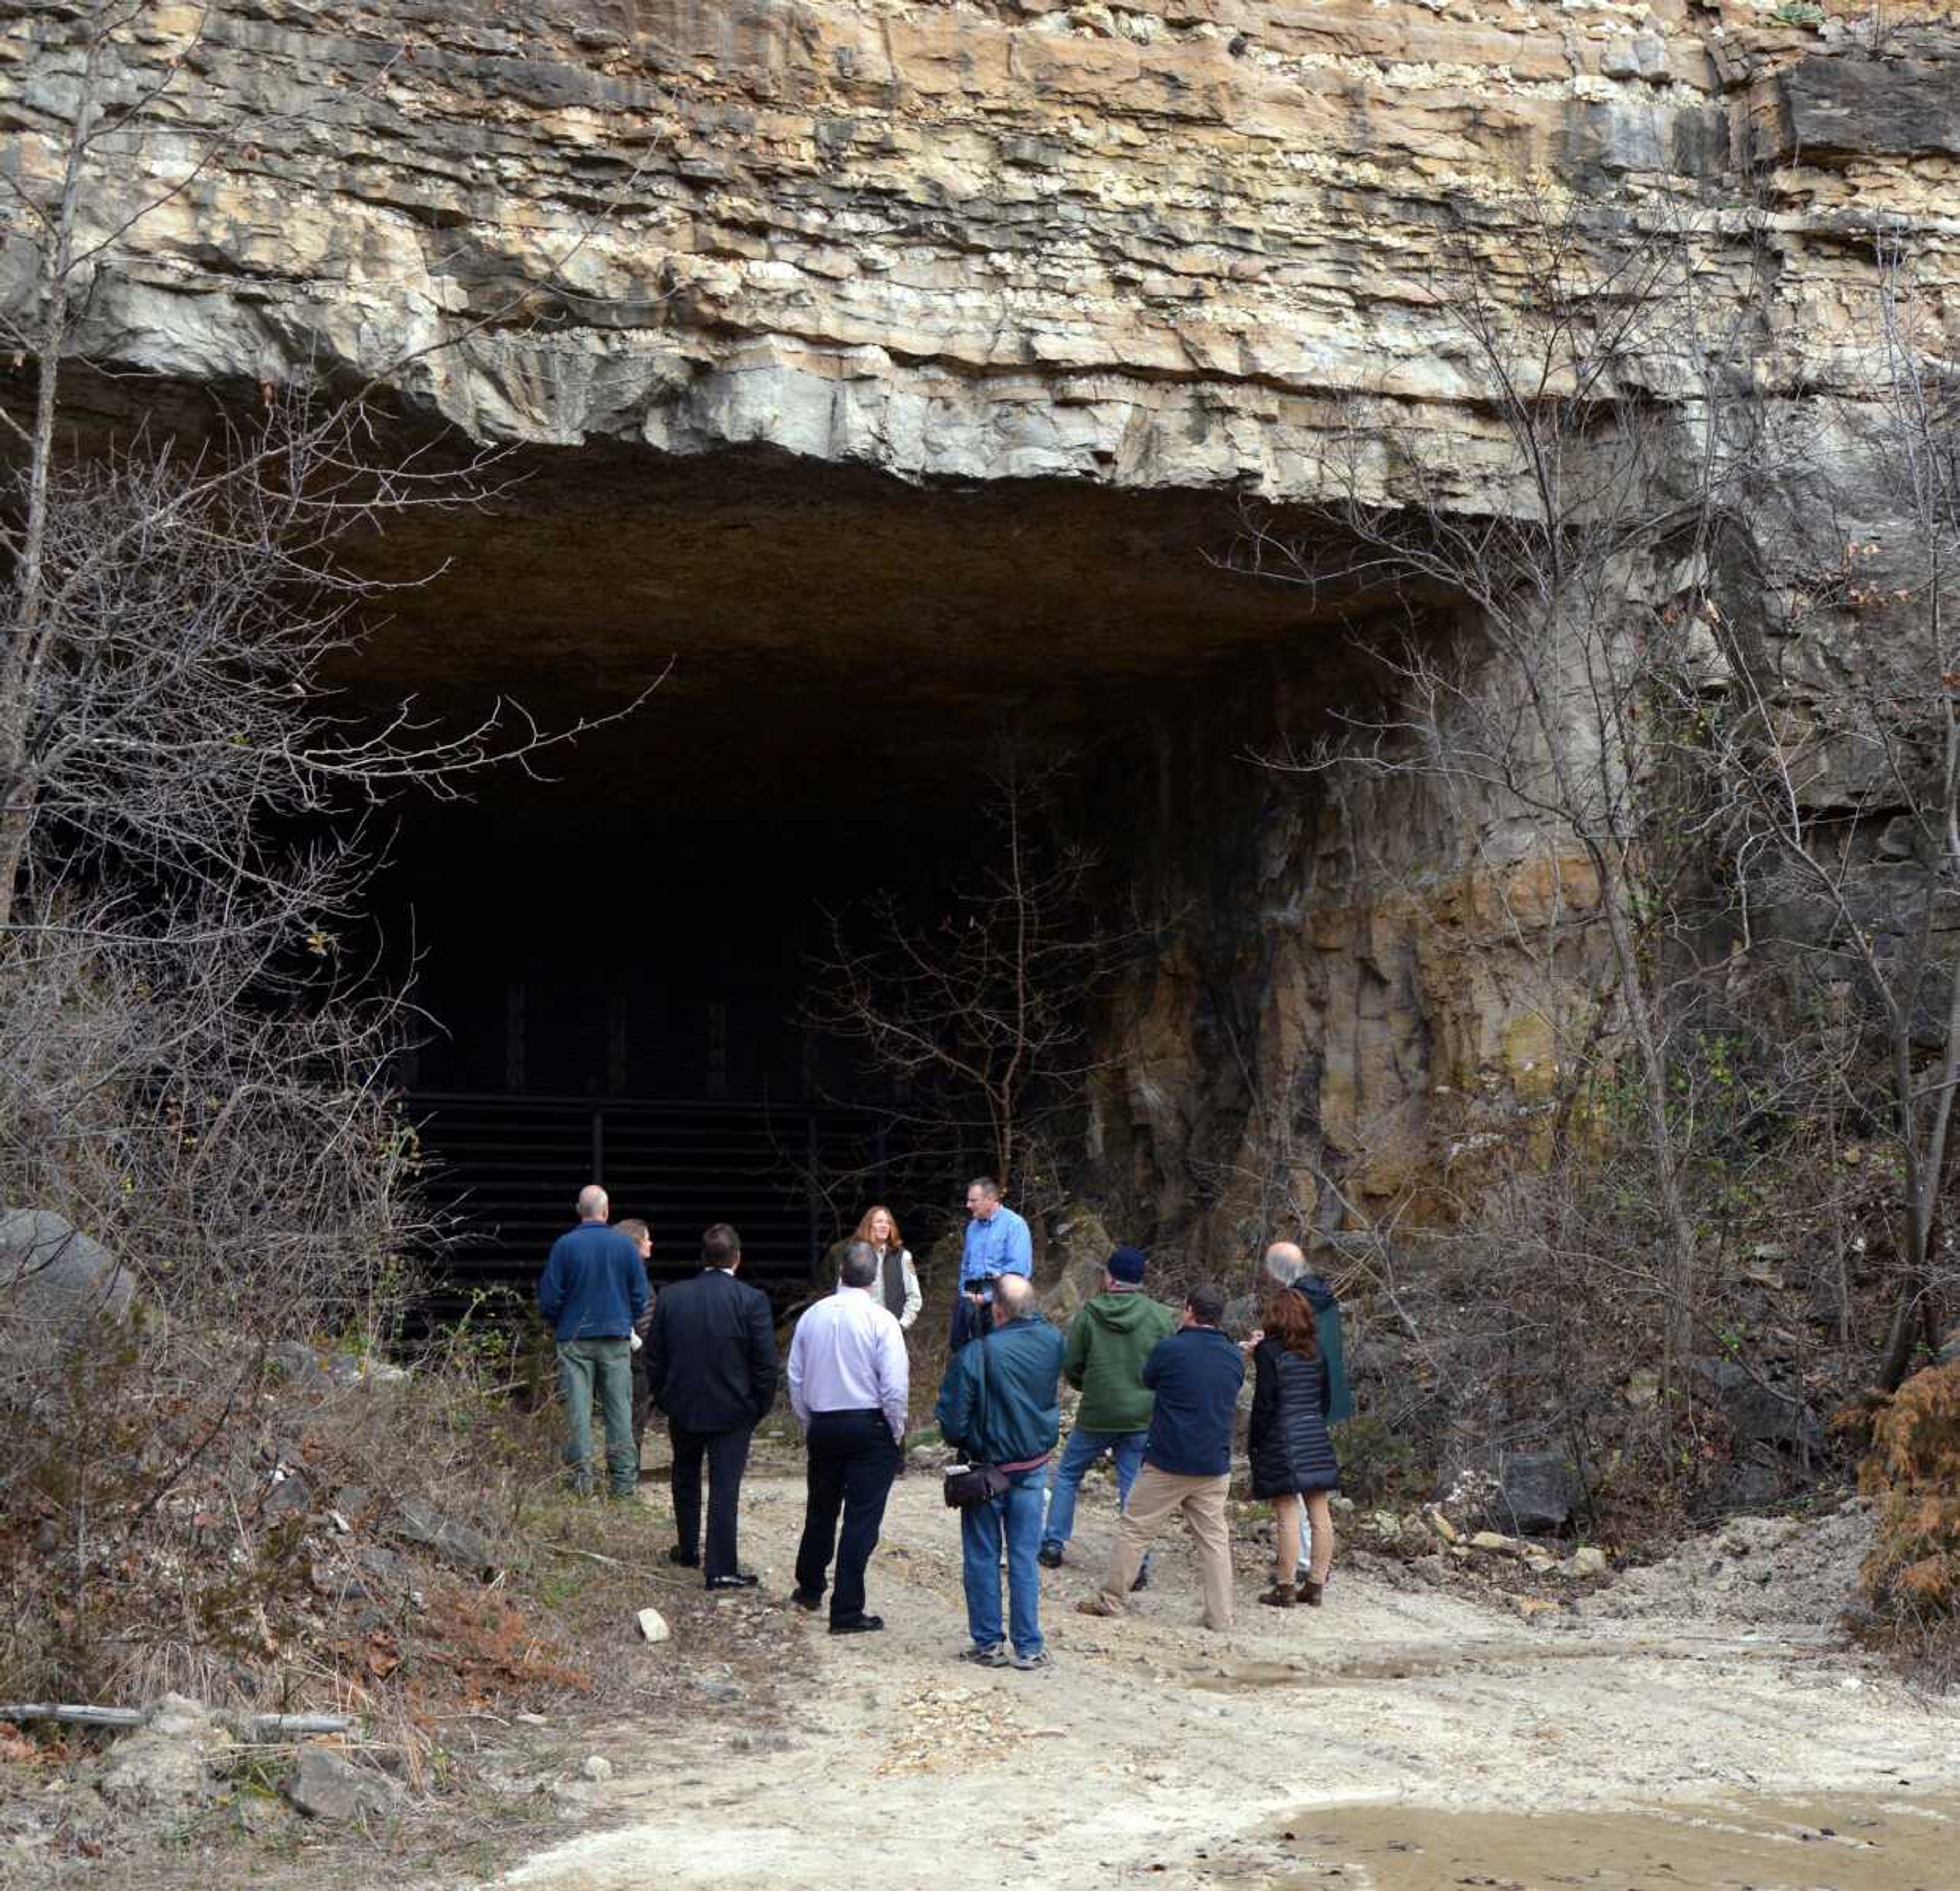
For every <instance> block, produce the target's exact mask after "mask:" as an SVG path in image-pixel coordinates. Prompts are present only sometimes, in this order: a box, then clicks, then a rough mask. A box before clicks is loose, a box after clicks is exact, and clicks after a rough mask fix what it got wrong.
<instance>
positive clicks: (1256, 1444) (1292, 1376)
mask: <svg viewBox="0 0 1960 1891" xmlns="http://www.w3.org/2000/svg"><path fill="white" fill-rule="evenodd" d="M1252 1374H1253V1377H1252V1431H1251V1434H1250V1436H1249V1441H1248V1442H1249V1445H1250V1447H1251V1453H1252V1495H1254V1496H1255V1497H1266V1498H1271V1499H1272V1504H1273V1542H1274V1546H1275V1549H1274V1576H1273V1586H1272V1587H1271V1588H1270V1589H1269V1590H1267V1591H1266V1593H1265V1594H1264V1595H1262V1597H1260V1598H1259V1600H1261V1601H1262V1602H1264V1603H1271V1605H1272V1606H1273V1607H1274V1608H1275V1609H1290V1608H1291V1607H1292V1606H1293V1604H1294V1603H1296V1602H1303V1603H1306V1604H1307V1606H1309V1608H1314V1609H1317V1608H1319V1606H1320V1600H1321V1594H1322V1589H1323V1587H1324V1586H1325V1583H1326V1581H1327V1571H1328V1565H1330V1564H1331V1563H1332V1562H1333V1560H1334V1517H1333V1513H1332V1511H1331V1510H1330V1509H1329V1508H1328V1502H1327V1496H1328V1492H1329V1491H1332V1489H1333V1488H1335V1485H1337V1484H1338V1483H1339V1482H1340V1481H1341V1467H1340V1466H1339V1465H1338V1463H1336V1462H1335V1456H1334V1441H1333V1440H1332V1438H1330V1437H1328V1434H1327V1408H1328V1403H1329V1387H1328V1376H1327V1362H1326V1361H1325V1360H1324V1359H1322V1358H1321V1356H1320V1340H1319V1335H1318V1334H1317V1333H1316V1331H1315V1329H1314V1318H1313V1308H1312V1307H1310V1306H1309V1305H1308V1304H1307V1303H1306V1300H1304V1299H1303V1297H1301V1296H1300V1294H1295V1293H1290V1292H1286V1291H1281V1292H1278V1293H1273V1294H1268V1296H1267V1297H1266V1304H1265V1332H1264V1333H1263V1334H1262V1335H1261V1336H1260V1339H1259V1342H1258V1345H1255V1347H1254V1348H1252ZM1301 1504H1305V1505H1306V1514H1307V1516H1308V1517H1309V1520H1311V1522H1312V1523H1313V1565H1312V1567H1311V1569H1310V1571H1309V1574H1308V1576H1307V1579H1306V1581H1304V1582H1303V1583H1301V1584H1300V1585H1299V1587H1298V1588H1297V1589H1296V1588H1295V1587H1294V1584H1293V1564H1294V1559H1295V1558H1296V1557H1297V1555H1298V1554H1299V1551H1300V1505H1301Z"/></svg>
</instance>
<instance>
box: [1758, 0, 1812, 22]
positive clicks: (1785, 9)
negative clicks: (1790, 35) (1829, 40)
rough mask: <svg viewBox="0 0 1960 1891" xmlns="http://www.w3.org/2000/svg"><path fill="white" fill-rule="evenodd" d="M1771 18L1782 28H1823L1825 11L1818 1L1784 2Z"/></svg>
mask: <svg viewBox="0 0 1960 1891" xmlns="http://www.w3.org/2000/svg"><path fill="white" fill-rule="evenodd" d="M1770 18H1771V19H1772V20H1774V21H1775V22H1776V23H1777V25H1778V26H1780V27H1821V26H1822V24H1824V9H1823V8H1822V7H1821V6H1819V5H1818V4H1817V0H1783V5H1781V6H1780V7H1778V8H1777V9H1776V11H1774V12H1773V13H1772V14H1771V15H1770Z"/></svg>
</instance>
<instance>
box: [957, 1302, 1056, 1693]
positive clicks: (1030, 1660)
mask: <svg viewBox="0 0 1960 1891" xmlns="http://www.w3.org/2000/svg"><path fill="white" fill-rule="evenodd" d="M992 1315H993V1327H992V1329H991V1331H990V1332H986V1333H985V1334H983V1335H981V1337H980V1338H978V1339H976V1340H972V1341H970V1342H969V1343H968V1344H967V1345H964V1346H963V1347H961V1348H959V1351H956V1353H954V1355H953V1358H952V1361H951V1362H950V1364H948V1365H947V1369H946V1377H945V1380H943V1383H941V1384H940V1388H939V1403H938V1406H937V1409H936V1410H935V1412H934V1417H935V1418H937V1420H938V1421H939V1431H940V1437H943V1438H944V1439H945V1440H946V1441H947V1444H950V1445H951V1446H952V1447H953V1449H954V1450H956V1451H959V1452H961V1453H963V1454H964V1455H965V1456H966V1457H967V1458H968V1459H969V1460H971V1461H972V1463H975V1464H991V1465H992V1466H994V1469H997V1470H998V1471H1001V1472H1004V1473H1005V1474H1006V1476H1007V1490H1006V1491H1004V1493H1003V1494H1002V1495H1001V1496H999V1497H997V1498H994V1499H992V1500H991V1501H990V1502H988V1503H985V1504H971V1505H969V1507H967V1508H966V1509H965V1510H963V1511H961V1512H960V1513H959V1547H960V1556H961V1562H962V1566H963V1577H964V1580H965V1584H966V1626H967V1632H969V1634H970V1635H972V1638H973V1640H972V1647H969V1648H968V1649H966V1651H964V1652H963V1654H962V1656H961V1657H960V1658H961V1659H962V1660H966V1661H975V1662H978V1663H979V1664H980V1665H981V1666H982V1667H990V1668H1004V1667H1009V1666H1012V1667H1017V1668H1045V1667H1048V1665H1049V1656H1048V1649H1047V1647H1046V1646H1045V1644H1044V1643H1043V1642H1042V1632H1041V1565H1040V1564H1039V1562H1037V1561H1036V1553H1037V1552H1039V1549H1040V1547H1041V1532H1042V1507H1043V1499H1044V1498H1045V1495H1046V1492H1047V1487H1048V1454H1049V1453H1051V1452H1052V1451H1053V1450H1054V1449H1055V1440H1056V1438H1057V1437H1059V1436H1060V1435H1061V1405H1060V1401H1059V1398H1058V1393H1059V1389H1060V1386H1061V1334H1059V1333H1058V1332H1056V1331H1055V1329H1054V1328H1053V1327H1052V1326H1050V1325H1049V1324H1048V1322H1047V1321H1046V1320H1044V1319H1042V1316H1041V1315H1040V1313H1039V1312H1038V1311H1037V1310H1036V1307H1035V1292H1034V1288H1033V1286H1032V1285H1029V1282H1028V1281H1026V1280H1025V1279H1023V1278H1022V1277H1021V1276H1020V1275H1017V1274H1007V1275H1002V1276H1001V1279H1000V1280H999V1281H998V1282H997V1283H996V1284H995V1286H994V1304H993V1307H992ZM1003 1540H1004V1541H1005V1542H1006V1545H1007V1639H1008V1640H1009V1641H1011V1642H1012V1644H1013V1654H1012V1655H1011V1656H1010V1655H1009V1654H1008V1652H1007V1647H1006V1645H1005V1644H1004V1642H1003V1640H1002V1636H1001V1544H1002V1542H1003Z"/></svg>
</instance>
